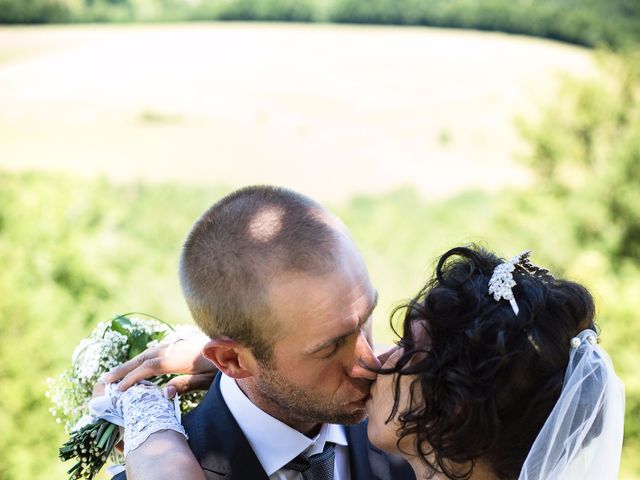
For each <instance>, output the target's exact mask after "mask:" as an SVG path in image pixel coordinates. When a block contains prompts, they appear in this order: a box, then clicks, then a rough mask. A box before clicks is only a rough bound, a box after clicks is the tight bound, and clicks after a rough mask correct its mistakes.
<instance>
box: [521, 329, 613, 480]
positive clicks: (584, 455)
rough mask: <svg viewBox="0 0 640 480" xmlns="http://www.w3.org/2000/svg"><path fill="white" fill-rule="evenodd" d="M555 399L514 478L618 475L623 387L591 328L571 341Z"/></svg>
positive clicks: (605, 479) (576, 479)
mask: <svg viewBox="0 0 640 480" xmlns="http://www.w3.org/2000/svg"><path fill="white" fill-rule="evenodd" d="M571 343H572V348H571V353H570V356H569V364H568V366H567V371H566V374H565V377H564V384H563V386H562V392H561V393H560V398H559V399H558V402H557V403H556V405H555V407H554V408H553V410H552V411H551V414H550V415H549V418H547V420H546V422H545V424H544V426H543V427H542V430H540V433H539V435H538V437H537V438H536V440H535V442H534V443H533V446H532V447H531V450H530V451H529V454H528V455H527V458H526V460H525V462H524V465H523V466H522V470H521V472H520V476H519V480H584V479H598V480H614V479H616V478H618V468H619V466H620V454H621V450H622V434H623V427H624V385H623V384H622V382H621V381H620V379H619V378H618V377H617V376H616V374H615V371H614V370H613V364H612V363H611V359H610V358H609V355H607V352H605V351H604V350H603V349H602V348H601V347H600V346H599V345H598V344H597V341H596V333H595V332H594V331H593V330H583V331H582V332H580V333H579V334H578V336H577V337H576V338H574V339H572V342H571Z"/></svg>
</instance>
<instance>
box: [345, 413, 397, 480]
mask: <svg viewBox="0 0 640 480" xmlns="http://www.w3.org/2000/svg"><path fill="white" fill-rule="evenodd" d="M347 438H348V440H349V466H350V469H351V480H392V479H391V472H390V468H389V461H388V459H387V457H386V455H385V453H384V452H383V451H382V450H379V449H378V448H376V447H374V446H373V445H371V444H370V443H369V440H368V439H367V422H362V423H359V424H357V425H350V426H348V427H347Z"/></svg>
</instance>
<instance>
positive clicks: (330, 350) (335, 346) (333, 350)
mask: <svg viewBox="0 0 640 480" xmlns="http://www.w3.org/2000/svg"><path fill="white" fill-rule="evenodd" d="M344 341H345V340H344V338H341V339H339V340H338V341H336V342H335V343H333V344H331V345H329V346H328V347H327V350H328V352H327V353H325V354H324V355H322V358H323V359H326V358H331V357H333V356H334V355H335V354H336V353H337V352H338V350H339V349H340V347H341V346H342V345H344Z"/></svg>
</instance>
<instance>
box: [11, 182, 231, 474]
mask: <svg viewBox="0 0 640 480" xmlns="http://www.w3.org/2000/svg"><path fill="white" fill-rule="evenodd" d="M221 193H222V190H212V191H208V192H204V191H201V192H193V191H187V190H185V189H177V188H174V187H170V186H166V187H154V188H147V187H144V186H139V185H129V186H125V187H114V186H112V185H109V184H107V183H106V182H103V181H92V182H88V183H85V182H82V181H78V180H73V179H69V178H65V177H62V176H47V175H28V174H27V175H8V174H0V265H2V269H0V292H2V294H1V295H0V338H2V342H0V379H1V381H0V431H1V432H2V435H0V478H2V479H23V478H29V479H45V478H47V479H50V478H64V474H63V472H64V470H65V466H64V465H63V464H61V463H60V462H59V461H58V460H57V459H56V452H55V450H56V446H59V445H61V444H62V441H63V440H64V429H63V428H62V425H56V423H55V421H54V419H53V417H52V416H51V415H50V414H49V412H48V408H49V407H50V405H49V404H48V400H47V399H46V398H45V397H44V392H45V389H46V387H45V383H44V380H45V378H47V377H49V376H55V375H57V374H59V373H60V372H62V371H63V370H64V369H65V368H67V367H68V364H69V359H70V356H71V352H72V351H73V348H74V347H75V345H77V343H78V342H79V341H80V339H81V338H83V337H84V336H86V335H87V334H88V333H89V332H90V331H91V330H92V329H93V328H94V327H95V324H96V323H97V322H98V321H106V320H108V319H109V318H111V317H112V315H113V314H114V313H124V312H123V309H127V310H137V311H148V312H154V313H157V314H158V315H159V316H162V317H163V318H167V319H173V320H174V321H179V322H182V323H184V322H185V321H187V318H188V312H187V311H186V308H185V307H184V306H183V302H182V300H181V298H180V293H179V287H178V283H177V279H176V273H175V271H176V262H177V256H178V252H179V248H180V244H181V242H182V238H183V236H184V234H185V232H186V231H187V229H188V228H189V225H190V224H191V223H192V221H193V220H194V219H195V218H196V216H197V215H198V214H199V213H200V212H201V211H202V210H203V209H204V208H205V206H207V205H208V202H209V201H210V200H211V198H214V197H217V196H219V195H220V194H221ZM176 205H180V212H178V213H177V214H176V212H175V206H176ZM157 209H159V210H157ZM159 212H162V214H161V215H159ZM66 468H68V467H66Z"/></svg>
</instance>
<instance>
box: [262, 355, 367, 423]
mask: <svg viewBox="0 0 640 480" xmlns="http://www.w3.org/2000/svg"><path fill="white" fill-rule="evenodd" d="M256 387H257V389H258V390H259V394H260V395H261V396H262V398H263V399H264V400H266V401H268V402H270V403H271V404H272V405H274V406H275V407H276V408H277V409H278V410H279V411H280V414H281V418H280V419H281V420H283V421H284V422H285V423H336V424H341V425H353V424H356V423H360V422H362V421H363V420H364V419H365V418H366V417H367V413H366V410H365V409H364V407H363V408H360V409H356V410H354V409H353V407H351V408H350V409H347V407H346V406H345V405H335V404H334V403H331V402H327V401H324V400H323V399H321V398H318V396H317V394H315V392H309V391H307V390H305V389H304V388H301V387H299V386H298V385H295V384H293V383H292V382H290V381H289V380H287V379H286V378H284V377H283V376H282V375H281V374H280V373H278V372H277V371H276V370H274V369H273V368H271V367H270V366H268V365H265V364H263V365H262V369H261V372H260V376H259V378H257V379H256Z"/></svg>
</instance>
